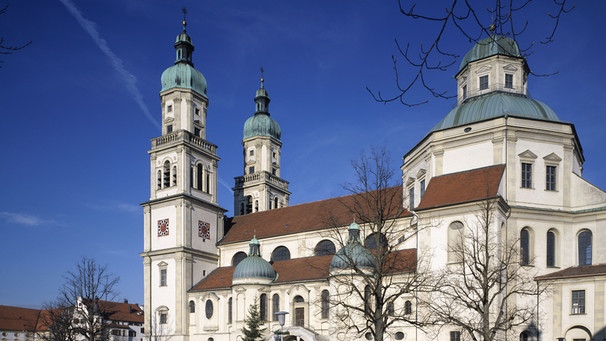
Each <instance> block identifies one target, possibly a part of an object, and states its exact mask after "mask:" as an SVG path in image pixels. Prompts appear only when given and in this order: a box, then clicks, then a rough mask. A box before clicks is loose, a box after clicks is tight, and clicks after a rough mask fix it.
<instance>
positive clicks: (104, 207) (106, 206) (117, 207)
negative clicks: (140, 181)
mask: <svg viewBox="0 0 606 341" xmlns="http://www.w3.org/2000/svg"><path fill="white" fill-rule="evenodd" d="M86 206H87V207H89V208H92V209H93V210H96V211H101V212H126V213H133V212H134V213H140V212H142V211H141V207H140V206H139V205H133V204H129V203H123V202H119V201H109V202H106V203H102V204H98V203H95V204H90V203H89V204H86Z"/></svg>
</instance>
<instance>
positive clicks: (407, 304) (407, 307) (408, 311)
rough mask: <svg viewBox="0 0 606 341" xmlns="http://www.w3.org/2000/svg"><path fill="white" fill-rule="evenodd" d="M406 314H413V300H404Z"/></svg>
mask: <svg viewBox="0 0 606 341" xmlns="http://www.w3.org/2000/svg"><path fill="white" fill-rule="evenodd" d="M404 314H405V315H410V314H412V302H410V301H406V302H404Z"/></svg>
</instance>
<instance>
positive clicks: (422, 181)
mask: <svg viewBox="0 0 606 341" xmlns="http://www.w3.org/2000/svg"><path fill="white" fill-rule="evenodd" d="M424 194H425V179H423V180H421V198H423V195H424Z"/></svg>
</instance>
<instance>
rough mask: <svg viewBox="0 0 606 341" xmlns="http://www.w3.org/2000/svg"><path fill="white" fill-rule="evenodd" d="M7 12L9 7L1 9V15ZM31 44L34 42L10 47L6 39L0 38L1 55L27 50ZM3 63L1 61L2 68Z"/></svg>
mask: <svg viewBox="0 0 606 341" xmlns="http://www.w3.org/2000/svg"><path fill="white" fill-rule="evenodd" d="M6 11H8V5H6V6H4V7H2V8H0V15H3V14H5V13H6ZM31 43H32V42H31V41H29V42H27V43H25V44H21V45H9V44H8V43H7V42H6V39H5V38H4V37H0V54H3V55H8V54H12V53H14V52H16V51H19V50H21V49H23V48H25V47H26V46H27V45H29V44H31ZM3 62H4V61H3V60H0V68H1V67H2V63H3Z"/></svg>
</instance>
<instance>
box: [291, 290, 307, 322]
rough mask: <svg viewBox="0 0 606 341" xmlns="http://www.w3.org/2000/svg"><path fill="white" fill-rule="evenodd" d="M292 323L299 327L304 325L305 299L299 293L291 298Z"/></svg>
mask: <svg viewBox="0 0 606 341" xmlns="http://www.w3.org/2000/svg"><path fill="white" fill-rule="evenodd" d="M293 309H294V314H293V318H294V321H293V325H294V326H299V327H305V300H304V299H303V297H302V296H301V295H297V296H295V298H294V300H293Z"/></svg>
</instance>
